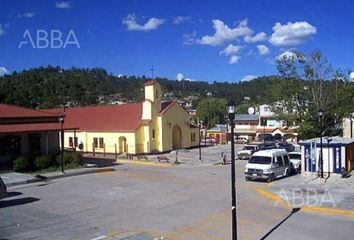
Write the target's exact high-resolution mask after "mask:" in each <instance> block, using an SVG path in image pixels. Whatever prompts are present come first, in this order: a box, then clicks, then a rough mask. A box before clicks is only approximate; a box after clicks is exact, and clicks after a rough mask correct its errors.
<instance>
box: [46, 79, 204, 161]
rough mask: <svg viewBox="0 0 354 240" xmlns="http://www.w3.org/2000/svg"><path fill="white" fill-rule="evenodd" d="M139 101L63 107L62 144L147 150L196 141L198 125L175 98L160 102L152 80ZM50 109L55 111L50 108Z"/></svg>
mask: <svg viewBox="0 0 354 240" xmlns="http://www.w3.org/2000/svg"><path fill="white" fill-rule="evenodd" d="M144 91H145V99H144V101H143V102H142V103H131V104H123V105H118V106H117V105H112V106H94V107H77V108H67V109H65V122H64V128H69V127H70V128H72V129H77V130H72V131H65V133H64V147H65V148H76V149H77V148H78V147H79V145H81V146H82V148H83V149H82V150H83V151H84V152H97V153H98V152H100V153H103V152H105V153H117V154H125V153H127V154H149V153H158V152H168V151H171V150H174V149H179V148H191V147H196V146H198V145H199V128H197V127H195V126H193V125H191V123H190V116H189V114H188V113H187V111H186V110H185V109H184V108H182V107H181V106H179V105H178V103H177V102H176V101H171V102H162V101H161V97H162V93H161V86H160V84H159V83H158V82H156V81H148V82H146V83H145V85H144ZM51 111H54V112H55V111H59V110H58V109H52V110H51Z"/></svg>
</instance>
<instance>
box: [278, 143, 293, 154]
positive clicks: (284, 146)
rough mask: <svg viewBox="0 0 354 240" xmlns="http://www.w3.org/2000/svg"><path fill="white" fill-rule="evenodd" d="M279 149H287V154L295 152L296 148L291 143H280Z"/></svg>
mask: <svg viewBox="0 0 354 240" xmlns="http://www.w3.org/2000/svg"><path fill="white" fill-rule="evenodd" d="M278 148H281V149H285V150H286V151H287V152H293V151H295V146H294V145H292V144H291V143H282V142H281V143H278Z"/></svg>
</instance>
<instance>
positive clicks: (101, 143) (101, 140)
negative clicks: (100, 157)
mask: <svg viewBox="0 0 354 240" xmlns="http://www.w3.org/2000/svg"><path fill="white" fill-rule="evenodd" d="M99 143H100V148H103V147H104V141H103V138H100V142H99Z"/></svg>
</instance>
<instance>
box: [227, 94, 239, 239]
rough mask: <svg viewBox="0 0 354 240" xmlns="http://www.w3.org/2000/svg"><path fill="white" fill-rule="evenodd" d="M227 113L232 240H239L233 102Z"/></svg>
mask: <svg viewBox="0 0 354 240" xmlns="http://www.w3.org/2000/svg"><path fill="white" fill-rule="evenodd" d="M227 113H228V117H229V121H230V128H231V198H232V200H231V204H232V208H231V209H232V240H237V218H236V177H235V139H234V127H235V123H234V120H235V114H236V104H235V102H234V101H233V100H231V101H229V102H228V103H227Z"/></svg>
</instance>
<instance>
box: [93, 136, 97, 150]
mask: <svg viewBox="0 0 354 240" xmlns="http://www.w3.org/2000/svg"><path fill="white" fill-rule="evenodd" d="M93 147H94V148H97V147H98V140H97V138H93Z"/></svg>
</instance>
